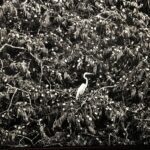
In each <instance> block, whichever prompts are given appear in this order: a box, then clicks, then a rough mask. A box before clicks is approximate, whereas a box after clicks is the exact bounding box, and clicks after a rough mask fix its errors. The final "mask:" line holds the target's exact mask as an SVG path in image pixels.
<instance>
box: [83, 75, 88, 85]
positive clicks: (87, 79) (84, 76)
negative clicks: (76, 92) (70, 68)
mask: <svg viewBox="0 0 150 150" xmlns="http://www.w3.org/2000/svg"><path fill="white" fill-rule="evenodd" d="M83 77H84V79H85V80H86V83H85V84H86V85H88V79H87V77H85V75H84V76H83Z"/></svg>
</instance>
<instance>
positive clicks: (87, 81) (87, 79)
mask: <svg viewBox="0 0 150 150" xmlns="http://www.w3.org/2000/svg"><path fill="white" fill-rule="evenodd" d="M85 80H86V83H85V84H86V85H88V79H87V78H86V77H85Z"/></svg>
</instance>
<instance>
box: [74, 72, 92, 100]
mask: <svg viewBox="0 0 150 150" xmlns="http://www.w3.org/2000/svg"><path fill="white" fill-rule="evenodd" d="M92 74H93V73H89V72H85V73H84V75H83V78H84V79H85V80H86V83H82V84H81V85H80V87H79V88H78V90H77V94H76V99H78V98H79V96H80V95H82V94H83V93H84V91H85V89H86V88H87V86H88V79H87V77H86V75H92Z"/></svg>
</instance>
